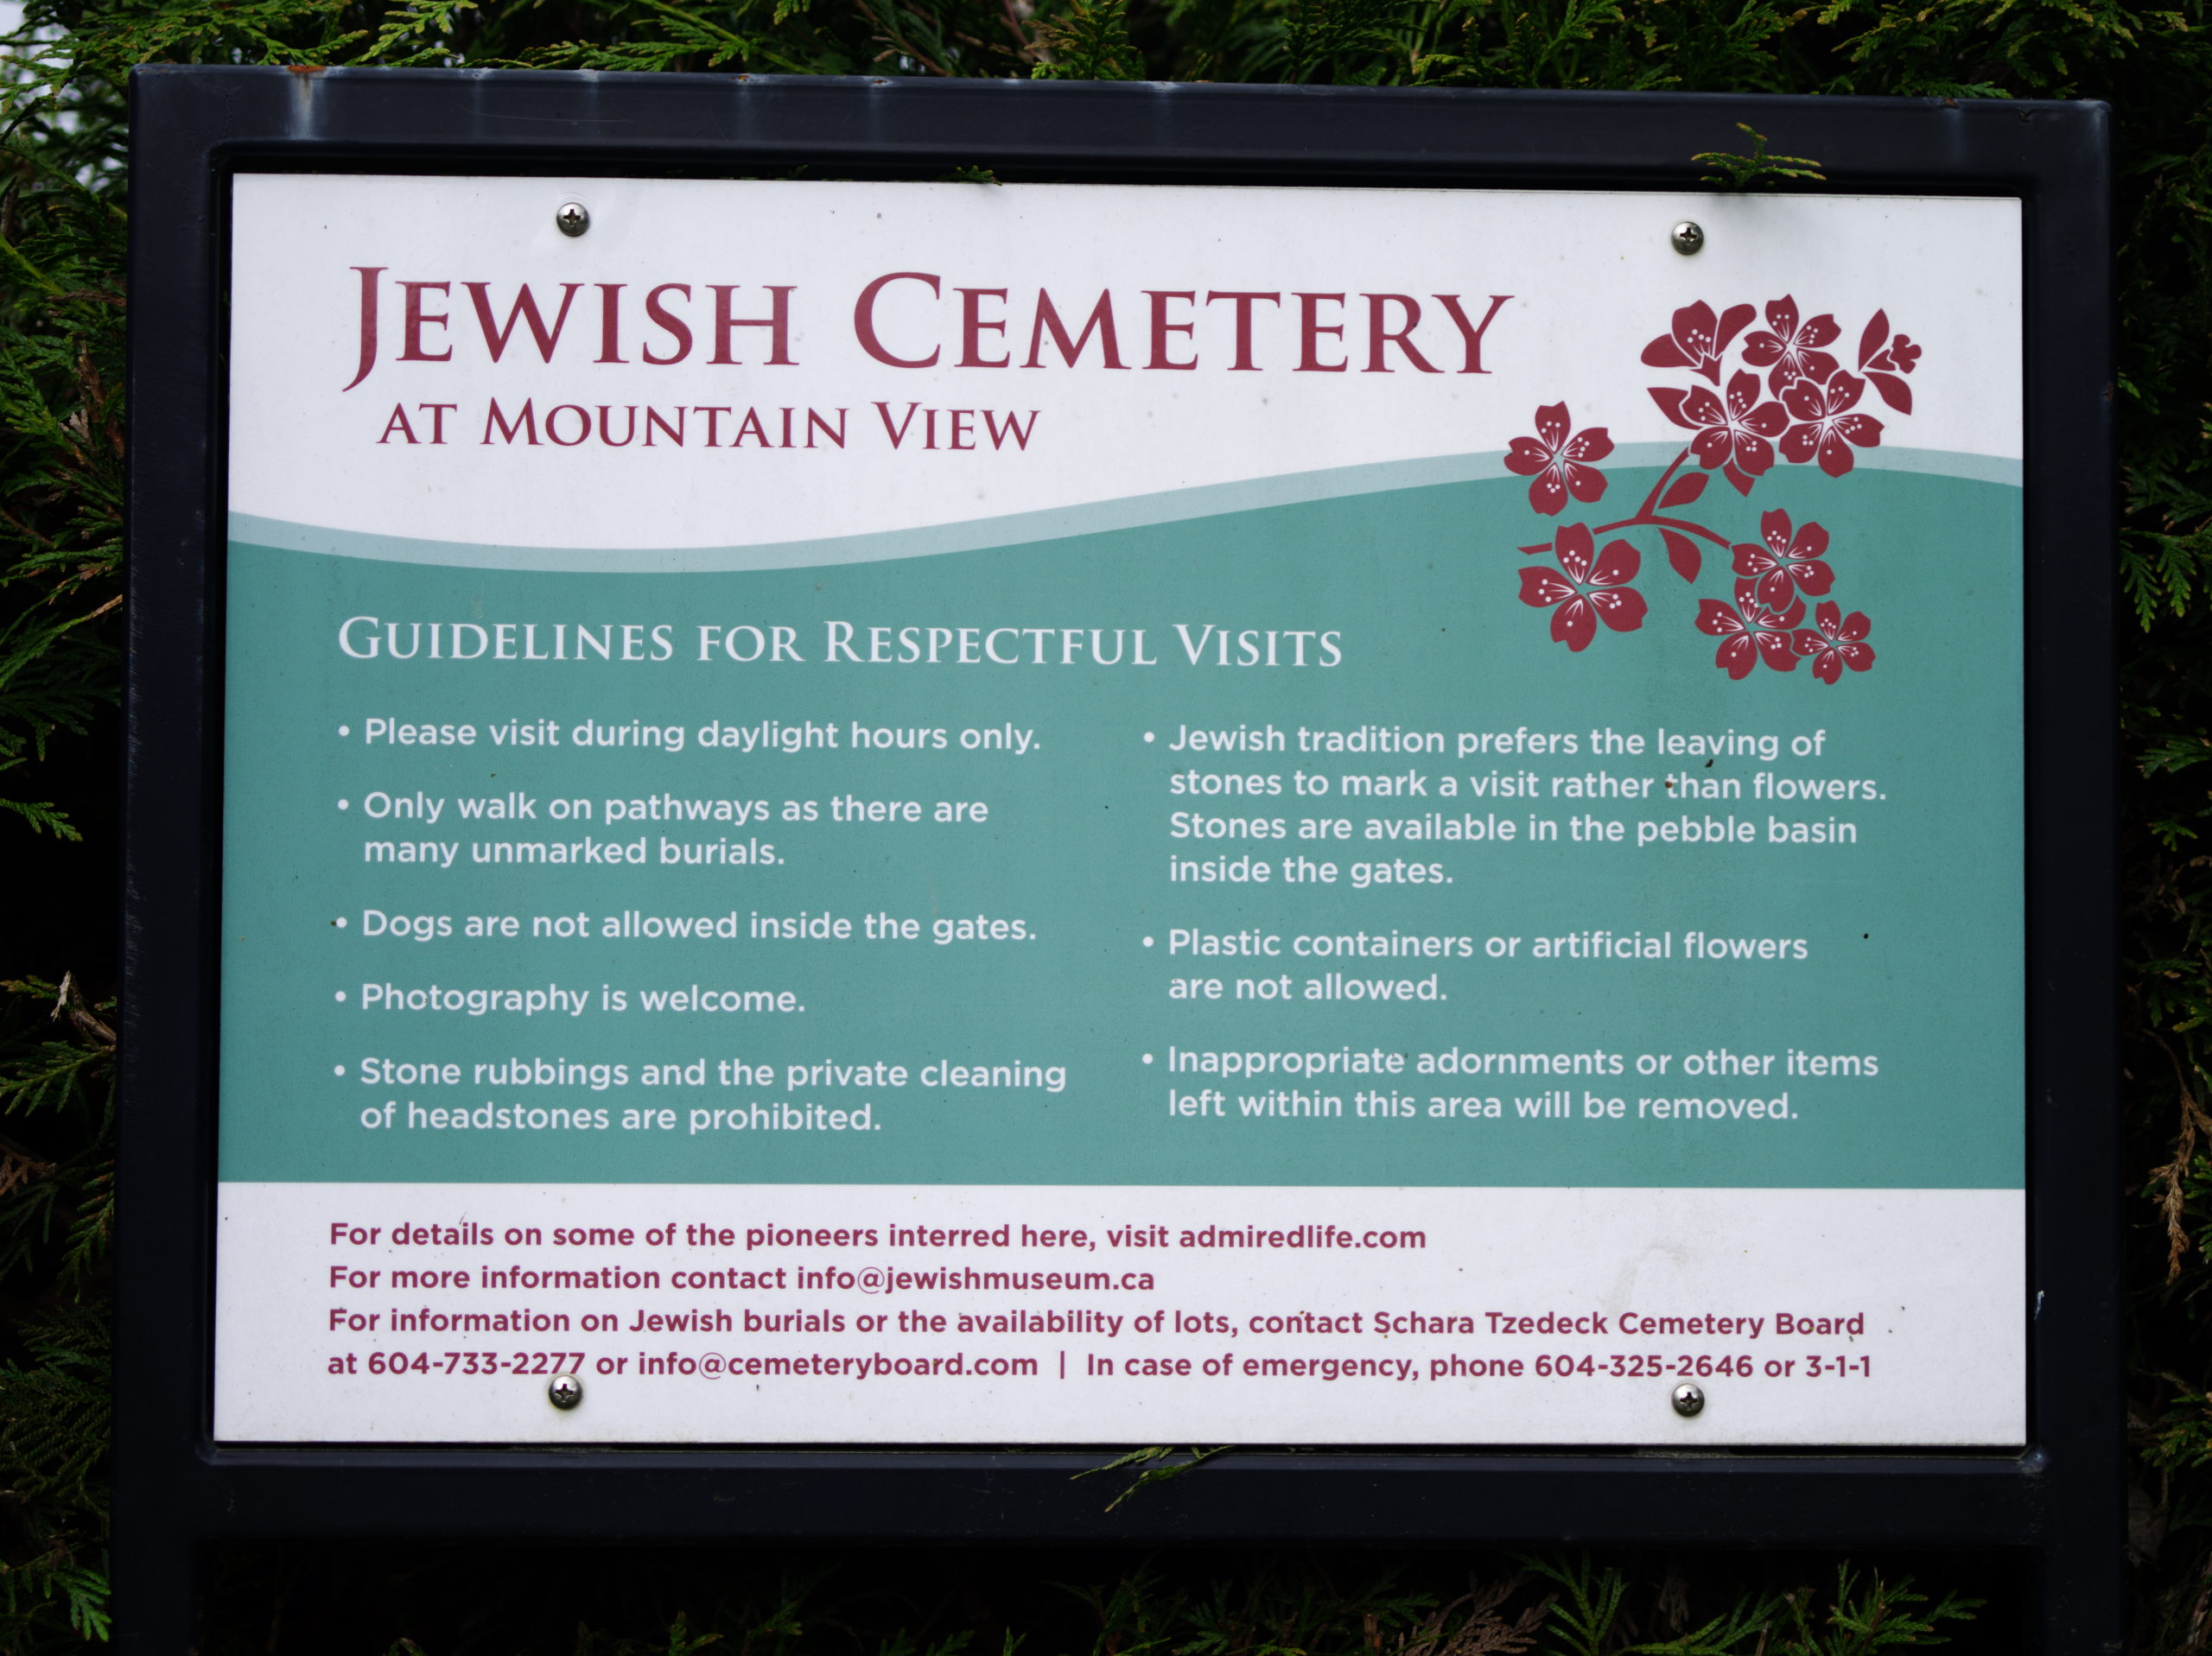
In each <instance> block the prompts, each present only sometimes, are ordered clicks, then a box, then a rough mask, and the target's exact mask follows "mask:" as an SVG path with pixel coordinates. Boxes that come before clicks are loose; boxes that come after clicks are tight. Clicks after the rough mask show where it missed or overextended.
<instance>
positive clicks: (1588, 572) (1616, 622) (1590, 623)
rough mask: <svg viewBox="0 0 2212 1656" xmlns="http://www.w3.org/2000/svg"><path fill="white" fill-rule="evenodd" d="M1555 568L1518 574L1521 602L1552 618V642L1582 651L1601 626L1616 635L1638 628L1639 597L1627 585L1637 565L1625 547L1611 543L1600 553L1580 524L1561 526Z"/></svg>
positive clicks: (1641, 611) (1631, 550)
mask: <svg viewBox="0 0 2212 1656" xmlns="http://www.w3.org/2000/svg"><path fill="white" fill-rule="evenodd" d="M1553 550H1554V552H1555V553H1556V554H1557V555H1558V557H1559V568H1557V569H1547V568H1541V567H1538V566H1536V565H1534V564H1531V565H1528V566H1526V567H1524V568H1522V571H1521V601H1522V603H1523V604H1526V605H1528V606H1529V607H1530V608H1532V609H1540V610H1542V609H1548V610H1550V611H1551V612H1552V637H1553V638H1554V639H1556V640H1557V641H1558V642H1560V644H1565V645H1566V646H1567V648H1568V649H1569V650H1586V649H1588V648H1589V647H1590V641H1591V639H1592V638H1596V637H1597V636H1598V623H1599V622H1600V621H1603V622H1604V623H1605V625H1607V626H1609V627H1611V629H1612V630H1613V631H1616V632H1633V631H1636V630H1637V628H1638V627H1640V626H1642V625H1643V614H1644V608H1645V606H1644V602H1643V594H1642V593H1638V592H1637V591H1636V590H1635V589H1634V588H1633V587H1630V585H1629V584H1628V583H1629V582H1630V581H1633V580H1635V579H1636V572H1637V568H1638V567H1639V565H1641V563H1642V562H1643V559H1642V557H1641V556H1640V555H1638V553H1637V549H1635V548H1634V547H1632V546H1630V544H1629V543H1628V542H1626V541H1612V542H1608V543H1607V544H1606V547H1605V550H1604V551H1603V552H1599V550H1598V542H1597V537H1596V536H1593V535H1592V534H1591V532H1590V530H1589V527H1588V526H1587V525H1586V524H1583V523H1563V524H1561V525H1560V531H1559V534H1558V536H1557V537H1556V538H1555V539H1554V542H1553Z"/></svg>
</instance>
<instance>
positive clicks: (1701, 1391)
mask: <svg viewBox="0 0 2212 1656" xmlns="http://www.w3.org/2000/svg"><path fill="white" fill-rule="evenodd" d="M1674 1398H1675V1413H1676V1414H1678V1415H1681V1417H1682V1418H1684V1419H1685V1420H1687V1419H1688V1418H1689V1417H1690V1416H1692V1415H1694V1414H1703V1413H1704V1412H1705V1388H1704V1387H1703V1386H1692V1385H1691V1384H1690V1383H1689V1382H1688V1380H1684V1381H1683V1382H1682V1383H1681V1385H1680V1386H1676V1387H1675V1392H1674ZM555 1401H556V1402H558V1401H559V1399H555Z"/></svg>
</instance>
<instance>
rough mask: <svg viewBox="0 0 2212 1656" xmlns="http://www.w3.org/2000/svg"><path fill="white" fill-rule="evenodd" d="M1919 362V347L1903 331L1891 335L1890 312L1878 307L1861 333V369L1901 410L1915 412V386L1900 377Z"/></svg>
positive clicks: (1886, 401) (1908, 412) (1887, 398)
mask: <svg viewBox="0 0 2212 1656" xmlns="http://www.w3.org/2000/svg"><path fill="white" fill-rule="evenodd" d="M1919 364H1920V347H1919V346H1916V345H1915V344H1914V343H1913V342H1912V341H1911V340H1910V339H1908V338H1906V337H1905V336H1904V334H1902V333H1900V334H1898V335H1897V337H1896V338H1895V339H1891V337H1890V316H1889V313H1888V312H1887V311H1880V310H1878V311H1876V312H1875V313H1874V314H1873V316H1872V319H1871V320H1869V321H1868V322H1867V324H1866V332H1865V333H1862V334H1860V335H1859V372H1860V373H1862V374H1864V375H1866V378H1867V379H1868V380H1869V381H1871V382H1872V384H1873V387H1874V389H1875V390H1877V391H1878V392H1879V393H1880V394H1881V397H1882V401H1884V402H1885V403H1888V404H1889V405H1890V406H1891V408H1893V409H1896V410H1897V412H1898V413H1899V414H1910V413H1911V412H1912V387H1911V386H1910V385H1908V384H1905V383H1904V380H1902V379H1900V378H1897V376H1898V375H1900V374H1909V373H1910V372H1911V371H1913V370H1914V369H1915V368H1916V367H1917V366H1918V365H1919Z"/></svg>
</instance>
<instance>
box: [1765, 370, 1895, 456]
mask: <svg viewBox="0 0 2212 1656" xmlns="http://www.w3.org/2000/svg"><path fill="white" fill-rule="evenodd" d="M1865 390H1866V381H1865V380H1863V379H1857V378H1853V376H1851V375H1849V374H1847V373H1845V372H1844V371H1842V370H1841V369H1838V370H1837V371H1835V372H1834V374H1833V375H1831V376H1830V377H1829V378H1828V381H1827V384H1815V382H1814V381H1812V380H1809V379H1801V380H1798V381H1796V382H1795V383H1794V384H1791V385H1790V386H1789V389H1788V390H1785V391H1783V393H1782V402H1783V406H1784V407H1785V408H1787V409H1789V413H1790V416H1791V417H1792V418H1793V419H1796V420H1802V421H1803V422H1804V423H1803V424H1802V425H1795V426H1792V427H1790V428H1789V430H1787V431H1785V432H1783V434H1782V452H1783V455H1784V456H1785V457H1786V458H1787V459H1788V460H1789V462H1790V464H1791V465H1793V466H1802V465H1803V464H1804V463H1805V462H1806V461H1807V460H1811V459H1813V458H1814V457H1815V456H1816V455H1817V456H1818V457H1819V459H1820V462H1821V470H1822V471H1823V472H1826V473H1827V474H1828V475H1829V476H1830V477H1841V476H1842V475H1843V474H1844V473H1846V472H1848V471H1849V470H1850V469H1851V447H1850V445H1854V444H1855V445H1856V446H1857V447H1860V448H1872V447H1875V446H1876V445H1877V444H1878V443H1879V442H1880V441H1882V422H1880V421H1879V420H1877V419H1876V418H1875V417H1874V416H1872V415H1871V414H1853V413H1852V412H1851V411H1850V410H1851V409H1853V407H1854V406H1855V405H1856V404H1857V403H1858V401H1859V395H1860V393H1862V392H1863V391H1865Z"/></svg>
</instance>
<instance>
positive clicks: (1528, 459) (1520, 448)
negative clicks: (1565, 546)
mask: <svg viewBox="0 0 2212 1656" xmlns="http://www.w3.org/2000/svg"><path fill="white" fill-rule="evenodd" d="M1571 430H1573V422H1572V421H1570V420H1569V419H1568V418H1567V404H1566V403H1551V404H1549V405H1548V406H1547V407H1544V408H1541V409H1537V410H1536V435H1535V436H1533V437H1516V438H1515V439H1514V440H1513V441H1512V444H1511V446H1510V447H1508V448H1507V450H1506V452H1505V469H1506V470H1507V471H1509V472H1510V473H1513V475H1514V476H1516V477H1525V478H1527V479H1529V504H1530V505H1531V506H1533V507H1535V509H1536V510H1537V511H1541V512H1542V513H1544V514H1545V515H1546V516H1548V517H1550V516H1555V515H1556V514H1557V513H1558V512H1560V511H1561V510H1562V509H1564V508H1565V506H1566V505H1567V497H1568V496H1569V495H1572V496H1573V497H1574V498H1575V499H1577V500H1580V502H1582V503H1583V504H1585V505H1587V504H1590V503H1591V502H1592V501H1593V500H1595V499H1597V498H1599V497H1600V496H1601V495H1603V494H1604V493H1605V473H1603V472H1600V471H1599V469H1598V468H1597V467H1596V466H1589V465H1585V464H1583V462H1584V461H1586V460H1603V459H1605V456H1606V455H1608V454H1611V453H1612V452H1613V440H1612V439H1611V437H1609V436H1607V435H1605V427H1603V426H1592V427H1591V428H1589V429H1587V430H1586V431H1584V432H1581V433H1580V434H1579V435H1576V436H1573V437H1572V438H1570V437H1569V436H1568V435H1567V433H1568V432H1569V431H1571Z"/></svg>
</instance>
